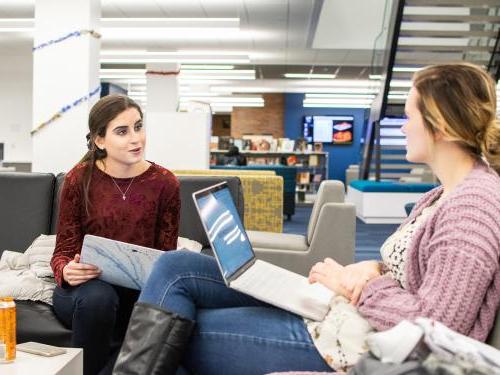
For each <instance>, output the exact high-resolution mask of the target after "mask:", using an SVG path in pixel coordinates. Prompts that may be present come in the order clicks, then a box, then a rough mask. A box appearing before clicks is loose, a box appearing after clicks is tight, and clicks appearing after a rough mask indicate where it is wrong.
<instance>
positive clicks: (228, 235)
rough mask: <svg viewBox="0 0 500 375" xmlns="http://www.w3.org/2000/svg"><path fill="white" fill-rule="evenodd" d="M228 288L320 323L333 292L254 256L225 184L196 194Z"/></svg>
mask: <svg viewBox="0 0 500 375" xmlns="http://www.w3.org/2000/svg"><path fill="white" fill-rule="evenodd" d="M193 199H194V202H195V206H196V209H197V210H198V213H199V215H200V218H201V222H202V224H203V228H204V229H205V232H206V234H207V237H208V239H209V241H210V245H211V246H212V249H213V251H214V254H215V258H216V259H217V263H218V265H219V268H220V270H221V273H222V277H223V278H224V281H225V283H226V285H227V286H228V287H230V288H232V289H235V290H238V291H240V292H242V293H245V294H248V295H250V296H252V297H254V298H256V299H258V300H261V301H264V302H267V303H269V304H271V305H274V306H277V307H280V308H282V309H284V310H288V311H290V312H293V313H295V314H298V315H301V316H303V317H305V318H309V319H313V320H316V321H321V320H322V319H323V318H324V317H325V315H326V313H327V312H328V309H329V302H330V299H331V297H332V296H333V292H332V291H330V290H329V289H327V288H326V287H324V286H323V285H320V284H318V283H316V284H309V281H308V280H307V278H306V277H304V276H302V275H299V274H297V273H294V272H291V271H288V270H286V269H284V268H281V267H278V266H275V265H273V264H271V263H268V262H265V261H262V260H259V259H257V258H256V257H255V253H254V251H253V249H252V245H251V244H250V241H249V240H248V236H247V234H246V232H245V228H244V227H243V224H242V223H241V220H240V217H239V216H238V212H237V211H236V207H235V205H234V202H233V199H232V197H231V193H230V192H229V188H228V186H227V184H226V183H225V182H222V183H220V184H217V185H214V186H211V187H209V188H206V189H203V190H200V191H197V192H195V193H193Z"/></svg>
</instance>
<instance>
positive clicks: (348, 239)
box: [309, 203, 356, 265]
mask: <svg viewBox="0 0 500 375" xmlns="http://www.w3.org/2000/svg"><path fill="white" fill-rule="evenodd" d="M355 238H356V207H355V206H354V204H352V203H326V204H324V205H323V207H321V211H320V213H319V217H318V222H317V224H316V228H315V230H314V233H313V236H312V240H311V243H310V245H309V247H310V251H311V252H314V253H315V254H318V255H320V254H321V257H322V259H318V260H317V261H319V260H323V259H324V258H326V257H331V258H333V259H334V260H335V261H336V262H338V263H340V264H342V265H347V264H351V263H353V262H354V246H355Z"/></svg>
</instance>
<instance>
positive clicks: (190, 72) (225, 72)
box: [181, 69, 255, 76]
mask: <svg viewBox="0 0 500 375" xmlns="http://www.w3.org/2000/svg"><path fill="white" fill-rule="evenodd" d="M181 74H184V75H200V74H223V75H227V76H230V75H238V74H240V75H255V70H254V69H234V70H218V69H201V70H194V69H188V70H186V69H181Z"/></svg>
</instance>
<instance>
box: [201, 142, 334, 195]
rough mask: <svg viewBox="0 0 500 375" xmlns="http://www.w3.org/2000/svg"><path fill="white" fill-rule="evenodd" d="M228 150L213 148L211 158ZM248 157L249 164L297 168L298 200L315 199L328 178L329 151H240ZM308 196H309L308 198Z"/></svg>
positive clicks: (213, 158) (213, 159)
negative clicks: (282, 165)
mask: <svg viewBox="0 0 500 375" xmlns="http://www.w3.org/2000/svg"><path fill="white" fill-rule="evenodd" d="M226 152H227V150H211V151H210V156H211V160H212V161H214V163H215V159H216V157H217V156H218V155H223V154H225V153H226ZM240 154H241V155H244V156H245V157H246V158H247V162H248V165H276V164H285V163H286V164H285V165H289V166H295V167H296V168H297V187H296V192H297V200H298V201H299V202H304V201H313V200H314V197H315V195H316V192H317V191H318V188H319V185H320V183H321V181H323V180H327V179H328V153H327V152H317V151H309V152H307V151H306V152H300V151H289V152H286V151H254V150H251V151H249V150H247V151H240ZM306 197H307V198H306Z"/></svg>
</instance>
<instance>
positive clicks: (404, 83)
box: [390, 79, 413, 87]
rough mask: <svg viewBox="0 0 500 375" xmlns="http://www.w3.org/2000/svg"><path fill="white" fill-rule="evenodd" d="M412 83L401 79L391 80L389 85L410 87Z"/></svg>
mask: <svg viewBox="0 0 500 375" xmlns="http://www.w3.org/2000/svg"><path fill="white" fill-rule="evenodd" d="M412 85H413V83H412V82H411V81H403V80H395V79H393V80H391V84H390V87H411V86H412Z"/></svg>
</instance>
